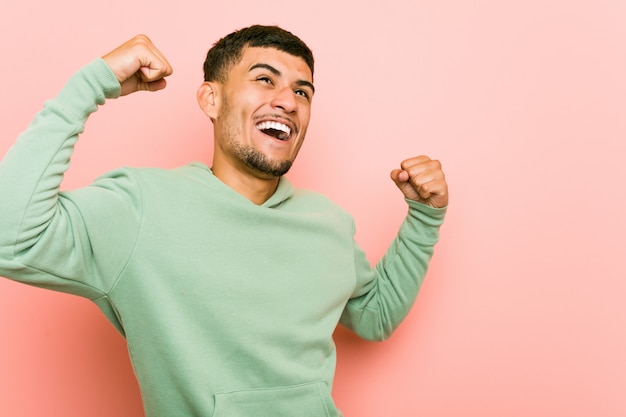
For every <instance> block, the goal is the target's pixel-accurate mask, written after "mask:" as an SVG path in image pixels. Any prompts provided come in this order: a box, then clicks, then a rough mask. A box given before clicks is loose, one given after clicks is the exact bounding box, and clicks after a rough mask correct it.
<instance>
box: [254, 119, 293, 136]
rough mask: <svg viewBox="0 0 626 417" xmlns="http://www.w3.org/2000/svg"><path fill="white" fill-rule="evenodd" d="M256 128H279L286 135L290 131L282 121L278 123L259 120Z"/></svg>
mask: <svg viewBox="0 0 626 417" xmlns="http://www.w3.org/2000/svg"><path fill="white" fill-rule="evenodd" d="M256 128H257V129H259V130H266V129H274V130H280V131H281V132H285V133H286V134H288V135H289V134H290V133H291V129H290V128H289V126H287V125H284V124H282V123H278V122H269V121H268V122H261V123H258V124H257V125H256Z"/></svg>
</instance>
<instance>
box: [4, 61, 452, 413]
mask: <svg viewBox="0 0 626 417" xmlns="http://www.w3.org/2000/svg"><path fill="white" fill-rule="evenodd" d="M119 93H120V86H119V83H118V82H117V80H116V79H115V76H114V75H113V74H112V72H111V71H110V70H109V68H108V66H107V65H106V64H105V63H104V61H103V60H101V59H97V60H95V61H93V62H92V63H90V64H89V65H87V66H85V67H84V68H83V69H81V70H80V71H79V72H78V73H76V74H75V75H74V76H73V77H72V78H71V79H70V80H69V81H68V83H67V84H66V86H65V87H64V88H63V89H62V90H61V92H60V93H59V95H58V96H57V97H56V98H55V99H54V100H51V101H49V102H47V103H46V105H45V106H44V109H43V110H42V111H41V112H40V113H39V114H37V116H36V117H35V119H34V121H33V122H32V123H31V125H30V126H29V128H28V129H27V130H26V131H25V132H24V133H23V134H22V135H20V137H19V138H18V140H17V142H16V143H15V145H14V146H13V147H12V148H11V149H10V150H9V152H8V154H7V155H6V157H5V158H4V160H3V161H2V163H0V195H2V199H1V200H0V231H1V233H0V275H2V276H6V277H9V278H11V279H14V280H17V281H21V282H24V283H27V284H32V285H36V286H38V287H43V288H49V289H52V290H57V291H63V292H67V293H72V294H76V295H79V296H82V297H86V298H88V299H90V300H92V301H93V302H94V303H96V304H97V305H98V307H99V308H100V309H101V310H102V311H103V313H104V314H105V315H106V317H107V318H108V319H109V320H110V321H111V323H112V324H113V325H114V326H115V327H116V328H117V329H118V330H119V331H120V332H121V333H122V334H123V335H124V337H125V338H126V340H127V344H128V350H129V353H130V357H131V360H132V363H133V367H134V370H135V373H136V375H137V378H138V381H139V385H140V388H141V392H142V397H143V402H144V406H145V411H146V415H147V416H148V417H192V416H207V417H208V416H216V417H250V416H255V417H287V416H289V417H293V416H298V417H320V416H329V417H330V416H338V415H341V414H340V412H339V411H338V410H337V409H336V407H335V405H334V403H333V400H332V398H331V395H330V392H331V387H332V380H333V375H334V371H335V345H334V343H333V340H332V334H333V331H334V329H335V327H336V326H337V323H338V322H341V323H343V324H344V325H345V326H347V327H348V328H350V329H352V330H353V331H354V332H356V333H357V334H359V335H360V336H362V337H364V338H366V339H371V340H382V339H385V338H387V337H388V336H389V335H390V334H391V333H392V332H393V330H394V329H395V328H396V327H397V326H398V325H399V324H400V322H401V321H402V320H403V318H404V317H405V316H406V314H407V313H408V311H409V309H410V308H411V305H412V304H413V302H414V300H415V297H416V295H417V292H418V290H419V287H420V284H421V282H422V280H423V278H424V275H425V273H426V270H427V266H428V262H429V260H430V257H431V255H432V252H433V246H434V245H435V243H436V242H437V239H438V229H439V226H440V225H441V223H442V221H443V217H444V214H445V210H444V209H433V208H429V207H426V206H423V205H420V204H418V203H415V202H408V204H409V209H408V215H407V217H406V219H405V221H404V222H403V224H402V225H401V227H400V230H399V233H398V236H397V238H396V239H395V240H394V241H393V243H392V245H391V247H390V248H389V250H388V252H387V254H386V255H385V256H384V257H383V259H382V260H381V261H380V262H379V263H378V264H377V265H376V266H375V267H374V268H371V266H370V264H369V262H368V260H367V258H366V256H365V254H364V253H363V251H362V250H361V249H359V247H358V246H357V245H356V244H355V242H354V239H353V236H354V225H353V221H352V218H351V217H350V216H349V215H348V214H347V213H346V212H344V211H343V210H342V209H340V208H339V207H338V206H337V205H335V204H333V203H332V202H331V201H329V200H328V199H327V198H325V197H323V196H321V195H320V194H317V193H313V192H308V191H304V190H295V189H294V188H293V187H292V186H291V184H290V183H289V182H288V181H287V180H286V179H285V178H282V179H281V181H280V183H279V186H278V189H277V191H276V193H275V194H274V195H273V196H272V197H271V198H270V199H269V200H268V201H267V202H265V203H264V204H263V205H261V206H257V205H255V204H253V203H252V202H250V201H249V200H247V199H246V198H244V197H243V196H241V195H239V194H238V193H236V192H235V191H234V190H232V189H231V188H229V187H227V186H226V185H224V184H223V183H222V182H221V181H220V180H219V179H218V178H216V177H215V176H214V175H213V174H212V172H211V170H210V169H209V168H208V167H207V166H205V165H203V164H200V163H192V164H189V165H186V166H183V167H180V168H177V169H173V170H163V169H145V168H144V169H130V168H125V169H119V170H116V171H113V172H111V173H109V174H107V175H105V176H103V177H101V178H99V179H97V180H96V181H95V182H94V183H93V184H92V185H90V186H88V187H85V188H81V189H78V190H75V191H71V192H59V186H60V183H61V180H62V177H63V174H64V172H65V171H66V170H67V169H68V167H69V160H70V156H71V154H72V151H73V147H74V144H75V142H76V141H77V139H78V135H79V134H80V133H82V131H83V129H84V124H85V122H86V120H87V118H88V116H89V115H90V114H91V113H93V112H95V111H96V110H97V107H98V105H101V104H104V101H105V99H107V98H115V97H117V96H118V95H119Z"/></svg>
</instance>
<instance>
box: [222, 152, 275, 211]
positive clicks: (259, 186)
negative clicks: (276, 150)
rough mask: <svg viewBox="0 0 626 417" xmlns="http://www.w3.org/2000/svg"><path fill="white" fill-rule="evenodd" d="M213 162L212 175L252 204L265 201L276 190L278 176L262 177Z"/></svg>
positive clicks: (259, 203)
mask: <svg viewBox="0 0 626 417" xmlns="http://www.w3.org/2000/svg"><path fill="white" fill-rule="evenodd" d="M213 162H214V164H213V167H212V168H211V170H212V171H213V175H215V176H216V177H217V178H219V179H220V181H222V182H223V183H224V184H226V185H227V186H229V187H230V188H232V189H233V190H235V191H236V192H238V193H239V194H241V195H242V196H244V197H246V198H247V199H248V200H250V201H252V202H253V203H254V204H257V205H261V204H263V203H265V202H266V201H267V200H268V199H269V198H270V197H271V196H272V195H274V192H276V188H277V187H278V182H279V180H280V178H279V177H268V178H263V177H262V176H259V175H255V174H254V173H252V172H248V171H241V170H238V169H235V168H234V167H231V166H229V165H223V164H216V163H215V161H213Z"/></svg>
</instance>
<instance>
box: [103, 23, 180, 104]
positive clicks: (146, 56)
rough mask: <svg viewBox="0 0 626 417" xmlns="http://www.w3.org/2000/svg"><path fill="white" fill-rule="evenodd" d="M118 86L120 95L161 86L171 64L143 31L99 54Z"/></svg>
mask: <svg viewBox="0 0 626 417" xmlns="http://www.w3.org/2000/svg"><path fill="white" fill-rule="evenodd" d="M102 59H104V61H105V62H106V63H107V64H108V65H109V67H110V68H111V70H112V71H113V73H114V74H115V76H116V77H117V80H118V81H119V82H120V85H121V86H122V92H121V95H122V96H124V95H127V94H131V93H134V92H135V91H140V90H147V91H157V90H161V89H163V88H165V85H166V82H165V77H167V76H168V75H171V74H172V67H171V65H170V63H169V62H168V61H167V59H166V58H165V56H164V55H163V54H162V53H161V51H159V50H158V49H157V48H156V46H154V44H153V43H152V41H151V40H150V39H149V38H148V37H147V36H146V35H137V36H135V37H134V38H132V39H130V40H129V41H127V42H125V43H124V44H122V45H120V46H118V47H117V48H116V49H114V50H113V51H111V52H109V53H108V54H106V55H104V56H103V57H102Z"/></svg>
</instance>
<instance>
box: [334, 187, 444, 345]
mask: <svg viewBox="0 0 626 417" xmlns="http://www.w3.org/2000/svg"><path fill="white" fill-rule="evenodd" d="M407 202H408V204H409V211H408V214H407V216H406V218H405V220H404V222H403V223H402V225H401V227H400V230H399V232H398V234H397V236H396V238H395V239H394V240H393V242H392V244H391V246H390V247H389V249H387V252H386V253H385V255H384V256H383V258H382V259H381V260H380V261H379V262H378V263H377V264H376V265H375V266H374V268H371V266H370V263H369V261H368V260H367V258H366V256H365V253H364V252H363V251H362V250H361V249H360V248H359V247H358V245H356V243H355V245H354V246H355V268H356V274H357V286H356V289H355V292H354V294H353V295H352V298H351V299H350V300H349V301H348V303H347V305H346V307H345V309H344V311H343V314H342V316H341V320H340V322H341V323H342V324H343V325H344V326H346V327H347V328H349V329H351V330H352V331H354V332H355V333H356V334H358V335H359V336H361V337H362V338H364V339H367V340H385V339H387V338H388V337H389V336H391V334H392V333H393V331H394V330H395V329H396V328H397V327H398V326H399V325H400V323H401V322H402V320H404V318H405V317H406V315H407V314H408V313H409V311H410V309H411V307H412V305H413V303H414V302H415V299H416V297H417V294H418V292H419V289H420V287H421V285H422V282H423V280H424V277H425V275H426V272H427V270H428V264H429V262H430V259H431V257H432V255H433V251H434V246H435V244H436V243H437V242H438V240H439V228H440V226H441V224H442V223H443V220H444V217H445V213H446V209H445V208H443V209H435V208H432V207H428V206H425V205H423V204H420V203H417V202H414V201H411V200H407Z"/></svg>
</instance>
